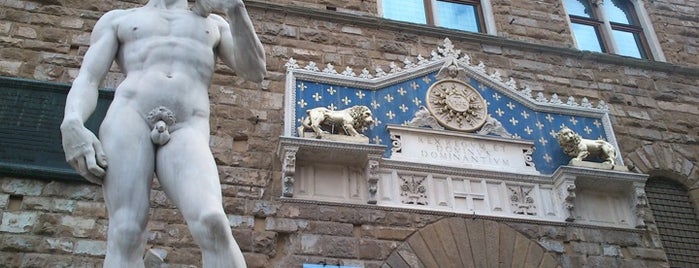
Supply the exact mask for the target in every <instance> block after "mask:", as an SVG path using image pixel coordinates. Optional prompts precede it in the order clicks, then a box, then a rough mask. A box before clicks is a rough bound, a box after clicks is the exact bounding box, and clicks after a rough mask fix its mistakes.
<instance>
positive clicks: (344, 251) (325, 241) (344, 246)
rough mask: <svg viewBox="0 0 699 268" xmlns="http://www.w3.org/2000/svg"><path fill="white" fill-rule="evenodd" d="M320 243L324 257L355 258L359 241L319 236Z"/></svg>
mask: <svg viewBox="0 0 699 268" xmlns="http://www.w3.org/2000/svg"><path fill="white" fill-rule="evenodd" d="M320 243H321V247H322V249H323V250H322V253H323V255H324V256H328V257H337V258H357V257H358V256H359V248H358V245H359V240H358V239H356V238H353V237H337V236H321V238H320Z"/></svg>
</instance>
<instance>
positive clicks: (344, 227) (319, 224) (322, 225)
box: [308, 221, 354, 236]
mask: <svg viewBox="0 0 699 268" xmlns="http://www.w3.org/2000/svg"><path fill="white" fill-rule="evenodd" d="M308 231H309V232H310V233H313V234H326V235H336V236H352V232H353V231H354V225H352V224H349V223H336V222H325V221H312V222H310V225H309V228H308Z"/></svg>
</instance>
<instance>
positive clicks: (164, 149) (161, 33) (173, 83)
mask: <svg viewBox="0 0 699 268" xmlns="http://www.w3.org/2000/svg"><path fill="white" fill-rule="evenodd" d="M212 10H219V11H222V12H224V13H225V14H226V15H227V18H228V19H227V20H226V19H223V18H222V17H221V16H218V15H215V14H210V12H211V11H212ZM216 56H218V57H219V58H220V59H221V60H222V61H223V62H224V63H225V64H227V65H228V66H230V67H231V68H233V70H235V71H236V73H237V75H239V76H241V77H243V78H245V79H247V80H249V81H254V82H260V81H262V79H263V78H264V76H265V75H266V69H265V68H266V67H265V56H264V50H263V47H262V44H261V43H260V41H259V39H258V37H257V35H256V34H255V32H254V29H253V27H252V23H251V22H250V18H249V16H248V14H247V10H246V8H245V6H244V4H243V2H242V0H197V1H196V3H194V7H193V9H192V10H191V11H190V10H189V9H188V3H187V0H149V1H148V3H147V4H145V6H143V7H140V8H134V9H129V10H113V11H110V12H108V13H106V14H105V15H104V16H102V18H100V19H99V21H98V22H97V24H96V25H95V27H94V30H93V32H92V37H91V45H90V48H89V49H88V51H87V53H86V54H85V57H84V59H83V64H82V67H81V69H80V72H79V74H78V76H77V77H76V79H75V81H74V82H73V86H72V88H71V90H70V93H69V94H68V98H67V101H66V107H65V117H64V119H63V123H62V124H61V132H62V136H63V148H64V150H65V154H66V160H67V161H68V162H69V163H70V165H71V166H72V167H73V168H75V169H76V170H77V171H78V173H80V175H82V176H83V177H85V178H86V179H87V180H89V181H90V182H93V183H97V184H102V187H103V191H104V199H105V202H106V205H107V209H108V212H109V230H108V241H107V255H106V257H105V260H104V266H105V267H143V266H144V263H143V260H142V257H143V253H144V249H145V241H146V239H145V231H146V223H147V220H148V210H149V207H150V206H149V199H150V196H149V193H150V190H151V184H152V180H153V175H154V173H155V174H156V175H157V177H158V179H159V181H160V184H161V185H162V187H163V190H164V191H165V193H166V194H167V195H168V197H169V198H170V199H171V200H172V201H173V203H174V204H175V205H176V206H177V207H178V208H179V209H180V211H181V213H182V215H183V216H184V218H185V220H186V221H187V224H188V226H189V229H190V231H191V233H192V236H193V237H194V240H195V242H196V243H197V244H198V245H199V247H200V248H201V250H202V259H203V265H204V267H246V264H245V260H244V258H243V254H242V252H241V251H240V248H239V247H238V245H237V243H236V242H235V240H234V238H233V236H232V235H231V230H230V227H229V223H228V220H227V217H226V215H225V213H224V211H223V207H222V197H221V185H220V182H219V177H218V172H217V168H216V164H215V162H214V159H213V156H212V154H211V150H210V149H209V99H208V88H209V85H210V82H211V77H212V75H213V72H214V66H215V61H216ZM115 60H116V62H117V64H118V65H119V66H120V68H121V70H122V72H123V73H124V74H125V75H126V78H125V79H124V81H123V82H122V83H121V84H120V85H119V86H118V87H117V88H116V91H115V95H114V100H113V102H112V104H111V106H110V107H109V110H108V112H107V115H106V117H105V119H104V121H103V122H102V125H101V127H100V131H99V139H97V137H96V136H95V135H94V134H93V133H92V132H90V131H89V130H88V129H87V128H85V127H84V122H85V120H86V119H87V118H88V117H89V115H90V114H91V113H92V112H93V111H94V109H95V106H96V101H97V94H98V86H99V84H100V82H101V81H102V79H103V78H104V77H105V75H106V73H107V72H108V71H109V68H110V66H111V64H112V62H113V61H115ZM165 134H167V135H165ZM107 157H109V158H108V159H107Z"/></svg>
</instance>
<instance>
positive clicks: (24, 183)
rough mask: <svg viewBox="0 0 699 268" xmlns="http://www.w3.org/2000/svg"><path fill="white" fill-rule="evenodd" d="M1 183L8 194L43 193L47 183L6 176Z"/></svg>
mask: <svg viewBox="0 0 699 268" xmlns="http://www.w3.org/2000/svg"><path fill="white" fill-rule="evenodd" d="M0 66H1V63H0ZM0 71H2V67H0ZM0 185H1V187H2V191H3V192H5V193H8V194H13V195H32V196H36V195H40V194H41V191H42V190H43V189H44V186H45V185H46V183H45V182H42V181H38V180H24V179H8V178H5V179H2V180H0Z"/></svg>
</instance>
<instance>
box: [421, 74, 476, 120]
mask: <svg viewBox="0 0 699 268" xmlns="http://www.w3.org/2000/svg"><path fill="white" fill-rule="evenodd" d="M427 109H429V111H430V112H431V113H432V115H434V117H435V118H436V119H437V122H439V124H441V125H442V126H444V127H445V128H447V129H450V130H458V131H467V132H473V131H475V130H477V129H479V128H480V127H481V126H482V125H483V124H484V123H485V121H486V118H487V116H488V110H487V104H486V102H485V99H483V96H481V95H480V94H479V93H478V91H477V90H476V89H474V88H473V87H471V86H470V85H468V84H466V83H464V82H461V81H458V80H453V79H445V80H441V81H438V82H436V83H435V84H434V85H432V86H431V87H430V88H429V89H428V90H427Z"/></svg>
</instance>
